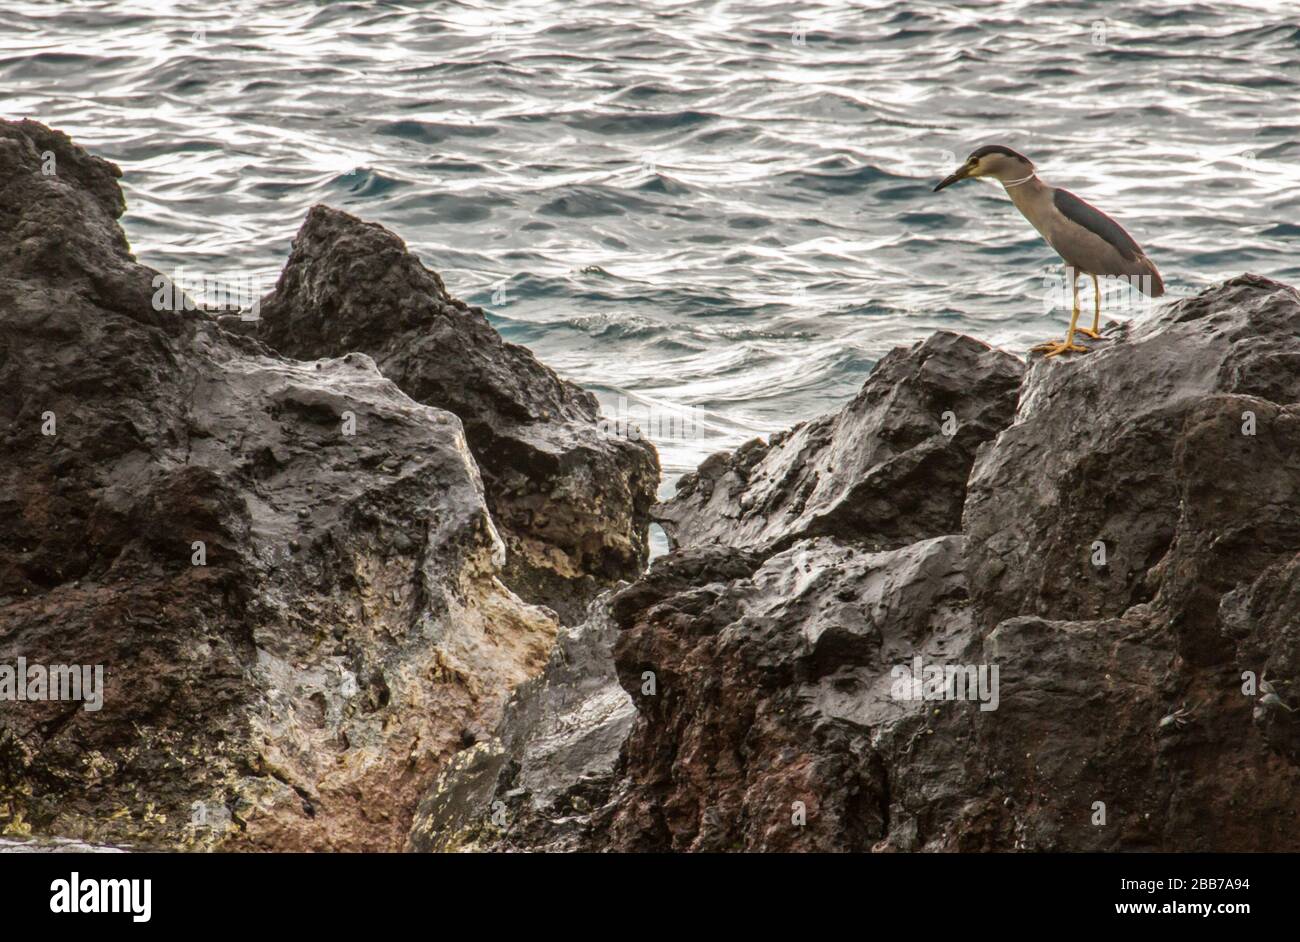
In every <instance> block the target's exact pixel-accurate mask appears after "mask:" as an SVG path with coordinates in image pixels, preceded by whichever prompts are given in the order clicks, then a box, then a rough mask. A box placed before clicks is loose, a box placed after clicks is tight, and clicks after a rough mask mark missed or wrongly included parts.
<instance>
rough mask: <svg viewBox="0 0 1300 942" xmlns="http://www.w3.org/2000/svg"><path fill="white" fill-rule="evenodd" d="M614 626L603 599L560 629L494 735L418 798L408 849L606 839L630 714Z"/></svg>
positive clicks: (561, 844)
mask: <svg viewBox="0 0 1300 942" xmlns="http://www.w3.org/2000/svg"><path fill="white" fill-rule="evenodd" d="M616 632H617V629H616V628H615V626H614V624H613V622H612V621H611V620H610V618H609V615H608V613H607V611H606V606H605V604H604V600H603V599H602V600H601V601H599V602H598V603H596V604H593V606H592V610H591V617H590V618H589V619H588V620H587V621H586V622H585V623H583V624H582V625H581V626H579V627H576V628H567V629H563V630H562V631H561V632H560V636H559V638H558V639H557V640H556V645H555V648H554V650H553V651H552V652H551V658H550V661H549V662H548V663H547V665H546V668H545V669H544V670H543V671H542V673H541V675H540V676H539V677H537V678H535V679H533V680H530V681H528V682H527V683H525V684H522V685H520V687H519V688H518V689H517V690H516V691H515V694H514V696H513V697H512V698H511V701H510V703H509V704H508V705H507V706H506V710H505V714H504V715H503V716H502V719H501V723H500V724H499V727H498V731H497V735H496V736H494V737H492V738H491V739H488V740H486V741H485V742H482V743H479V744H477V745H475V746H474V747H473V748H471V749H467V750H465V751H464V752H462V753H460V754H459V755H457V756H456V757H455V758H454V759H452V760H451V762H449V763H448V765H447V766H446V767H445V768H444V769H443V771H442V773H441V774H440V775H439V777H438V781H437V782H436V783H435V785H434V787H433V788H432V790H431V791H430V792H429V794H428V795H427V796H426V797H425V799H424V801H422V802H421V804H420V808H419V811H418V813H417V814H416V818H415V825H414V827H413V828H412V831H411V842H410V843H411V849H413V850H417V851H465V850H495V851H500V850H546V851H557V850H581V849H589V848H590V847H591V846H593V844H595V843H597V842H601V841H602V840H603V835H604V833H605V829H606V828H607V827H608V826H609V821H610V819H611V817H612V815H613V812H614V809H615V807H616V804H617V801H616V799H617V797H618V796H615V795H614V794H613V793H612V789H613V786H614V784H615V782H616V781H617V778H616V765H617V762H618V757H619V750H620V749H621V747H622V745H623V741H624V740H625V739H626V738H627V733H628V730H629V728H630V727H631V725H632V720H633V718H634V717H635V714H636V711H635V710H634V709H633V706H632V701H631V699H630V698H629V697H628V695H627V694H626V693H625V692H624V691H623V688H622V687H620V686H619V683H618V678H617V676H616V675H615V673H614V660H613V655H612V651H611V649H612V646H613V642H614V638H615V636H616Z"/></svg>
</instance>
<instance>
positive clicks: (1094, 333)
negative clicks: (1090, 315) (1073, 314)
mask: <svg viewBox="0 0 1300 942" xmlns="http://www.w3.org/2000/svg"><path fill="white" fill-rule="evenodd" d="M1074 332H1075V333H1076V334H1083V335H1084V336H1085V337H1091V338H1092V339H1093V340H1100V339H1101V331H1100V330H1093V329H1092V328H1091V327H1076V328H1075V329H1074Z"/></svg>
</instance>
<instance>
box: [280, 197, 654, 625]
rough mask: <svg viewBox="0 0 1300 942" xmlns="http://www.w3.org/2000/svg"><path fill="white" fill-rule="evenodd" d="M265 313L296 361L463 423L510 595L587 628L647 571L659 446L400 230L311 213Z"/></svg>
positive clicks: (330, 212) (328, 212)
mask: <svg viewBox="0 0 1300 942" xmlns="http://www.w3.org/2000/svg"><path fill="white" fill-rule="evenodd" d="M261 314H262V321H261V332H260V336H261V338H262V339H263V340H264V341H266V342H267V343H269V344H270V345H271V346H272V347H274V348H275V349H276V350H278V351H279V352H281V353H283V354H285V355H286V356H292V357H300V358H307V359H311V358H315V357H322V356H341V355H343V354H345V353H348V352H350V351H359V352H362V353H366V354H369V355H370V356H372V357H374V359H375V362H376V363H377V364H378V366H379V368H380V370H381V371H382V372H383V374H384V375H385V376H387V377H389V378H390V379H392V380H393V381H394V382H395V383H396V384H397V385H398V386H399V387H401V389H402V390H403V391H404V392H406V393H407V394H408V395H410V396H411V397H412V398H413V399H416V400H418V401H420V402H424V403H427V404H429V405H433V406H437V407H439V408H443V409H447V410H449V411H451V412H453V413H455V414H456V415H457V416H459V417H460V419H461V421H462V422H463V423H464V426H465V434H466V437H467V439H468V441H469V446H470V450H471V451H472V452H473V454H474V457H475V458H476V459H477V462H478V465H479V469H480V471H481V472H482V474H483V480H484V486H485V488H486V492H487V497H488V505H489V507H490V509H491V511H492V516H493V519H494V520H495V521H496V522H497V525H498V527H499V528H500V531H501V533H502V536H503V538H504V539H505V541H506V545H507V550H508V552H507V562H506V570H505V579H506V582H507V583H508V584H509V585H510V586H511V588H512V589H514V590H515V591H516V592H518V593H519V594H520V595H521V596H522V597H523V598H525V599H526V600H528V601H531V602H537V603H541V604H545V605H548V606H550V607H551V608H553V609H555V610H556V611H557V612H559V613H560V614H561V616H562V617H563V618H564V619H565V621H566V622H574V621H577V620H580V619H581V617H582V615H583V613H584V612H585V609H586V605H587V602H589V601H590V600H591V598H593V597H594V596H595V595H596V594H597V593H598V592H599V591H600V590H601V589H602V588H604V587H606V586H609V585H612V584H613V583H615V582H617V581H618V580H620V579H627V578H634V577H635V576H636V575H637V574H639V573H640V571H641V569H642V568H643V567H644V566H645V561H646V558H647V555H648V543H647V537H648V524H649V509H650V506H651V504H653V502H654V495H655V490H656V488H657V487H658V483H659V461H658V456H657V455H656V453H655V451H654V448H653V446H651V445H650V444H649V443H648V442H645V441H631V440H629V439H627V438H619V437H617V436H614V435H611V434H607V433H605V432H603V431H601V430H600V429H599V428H598V419H599V416H598V410H597V404H596V400H595V398H594V397H593V396H592V395H591V394H590V393H588V392H586V391H584V390H582V389H580V388H578V387H577V386H575V385H573V384H572V383H569V382H566V381H564V380H561V379H560V378H559V377H558V376H556V375H555V373H554V372H552V371H551V370H550V369H549V368H547V367H546V366H545V365H543V364H542V363H540V362H538V360H537V358H536V357H534V356H533V355H532V353H530V352H529V351H528V350H526V349H524V348H523V347H519V346H516V345H515V344H510V343H505V342H503V341H502V339H501V337H500V336H499V335H498V334H497V332H496V331H495V330H493V329H492V327H491V326H490V325H489V324H488V322H487V318H486V317H485V316H484V314H483V311H482V309H480V308H477V307H470V306H469V305H467V304H465V303H464V302H462V301H459V300H457V299H455V298H452V297H451V296H450V295H449V294H448V293H447V290H446V288H445V287H444V285H443V283H442V279H441V278H439V277H438V275H437V274H436V273H435V272H432V271H430V270H428V269H427V268H425V267H424V266H423V265H422V264H421V263H420V261H419V259H417V258H416V257H415V256H414V255H412V254H410V253H409V252H408V251H407V249H406V246H405V245H404V244H403V243H402V240H401V239H399V238H398V237H397V236H396V235H394V234H393V233H391V232H389V231H388V230H387V229H385V228H383V227H382V226H379V225H376V224H374V223H366V222H362V221H361V220H359V219H357V218H355V217H353V216H350V215H348V214H347V213H344V212H341V211H339V210H336V209H330V208H329V207H326V206H314V207H312V210H311V212H310V213H308V215H307V219H306V221H305V222H304V223H303V225H302V228H301V229H300V230H299V232H298V235H297V237H296V238H295V239H294V242H293V250H292V252H291V253H290V256H289V261H288V263H287V264H286V265H285V268H284V271H283V272H282V273H281V275H280V280H279V282H278V283H277V285H276V288H275V290H274V291H273V292H272V293H271V294H270V295H269V296H268V297H267V298H266V299H265V300H264V301H263V302H262V305H261Z"/></svg>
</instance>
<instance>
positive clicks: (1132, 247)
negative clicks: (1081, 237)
mask: <svg viewBox="0 0 1300 942" xmlns="http://www.w3.org/2000/svg"><path fill="white" fill-rule="evenodd" d="M1052 201H1053V202H1054V203H1056V208H1057V209H1059V210H1060V211H1061V214H1062V215H1063V216H1065V217H1066V218H1067V219H1069V220H1070V221H1071V222H1073V223H1075V224H1076V225H1080V226H1083V228H1085V229H1087V230H1088V231H1089V232H1091V233H1092V234H1093V235H1096V236H1099V237H1100V238H1102V239H1104V240H1105V241H1106V242H1108V243H1110V244H1111V245H1113V246H1114V247H1115V249H1116V250H1117V251H1118V252H1119V254H1120V255H1123V256H1124V257H1125V258H1126V259H1128V260H1129V261H1130V262H1131V261H1134V260H1135V259H1137V257H1138V256H1139V255H1141V254H1142V248H1141V247H1140V246H1139V245H1138V244H1137V243H1136V242H1134V241H1133V237H1132V236H1131V235H1129V234H1128V233H1127V232H1125V231H1124V227H1123V226H1121V225H1120V224H1119V223H1117V222H1116V221H1115V220H1113V219H1111V218H1110V217H1109V216H1107V215H1106V214H1105V213H1103V212H1102V211H1101V210H1100V209H1098V208H1097V207H1096V206H1093V205H1092V204H1091V203H1085V202H1084V201H1083V200H1081V199H1079V197H1077V196H1075V195H1074V194H1073V193H1071V192H1070V191H1069V190H1061V189H1058V190H1057V191H1056V192H1055V193H1054V194H1053V195H1052Z"/></svg>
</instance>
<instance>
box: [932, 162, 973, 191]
mask: <svg viewBox="0 0 1300 942" xmlns="http://www.w3.org/2000/svg"><path fill="white" fill-rule="evenodd" d="M969 175H970V167H969V166H967V165H964V164H963V165H962V166H961V167H958V168H957V171H956V172H955V173H950V174H948V176H946V177H944V178H943V179H942V180H941V181H939V185H938V186H936V187H935V188H934V189H933V190H932V191H931V192H932V193H938V192H939V191H940V190H942V189H943V188H944V187H946V186H952V185H953V184H954V183H956V182H957V181H958V180H965V179H966V177H968V176H969Z"/></svg>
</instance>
